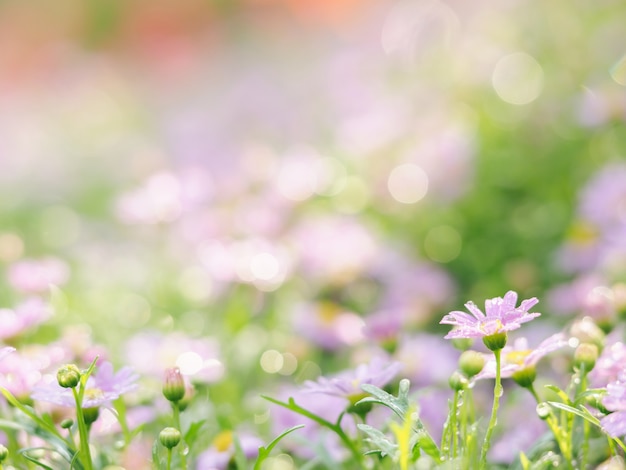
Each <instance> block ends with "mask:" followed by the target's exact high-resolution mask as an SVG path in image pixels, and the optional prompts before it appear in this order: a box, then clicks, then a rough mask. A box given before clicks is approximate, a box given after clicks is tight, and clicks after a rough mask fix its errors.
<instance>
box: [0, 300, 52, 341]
mask: <svg viewBox="0 0 626 470" xmlns="http://www.w3.org/2000/svg"><path fill="white" fill-rule="evenodd" d="M51 316H52V309H51V308H50V307H49V306H48V305H46V304H45V303H44V302H43V300H41V299H39V298H31V299H28V300H26V301H25V302H22V303H21V304H19V305H18V306H17V307H15V309H8V308H2V309H0V325H2V328H1V329H0V339H9V338H14V337H16V336H17V335H19V334H20V333H22V332H23V331H24V330H27V329H28V328H30V327H32V326H35V325H39V324H40V323H43V322H44V321H46V320H47V319H48V318H50V317H51Z"/></svg>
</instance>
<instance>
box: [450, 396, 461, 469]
mask: <svg viewBox="0 0 626 470" xmlns="http://www.w3.org/2000/svg"><path fill="white" fill-rule="evenodd" d="M458 410H459V391H458V390H455V392H454V400H453V402H452V416H450V420H451V424H450V427H451V428H452V455H451V457H452V458H453V459H455V458H456V456H457V443H458V438H459V432H458V425H457V421H456V418H457V413H458Z"/></svg>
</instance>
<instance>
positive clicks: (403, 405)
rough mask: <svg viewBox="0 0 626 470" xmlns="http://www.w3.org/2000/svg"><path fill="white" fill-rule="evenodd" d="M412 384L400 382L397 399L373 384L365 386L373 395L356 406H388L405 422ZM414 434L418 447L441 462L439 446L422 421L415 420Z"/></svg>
mask: <svg viewBox="0 0 626 470" xmlns="http://www.w3.org/2000/svg"><path fill="white" fill-rule="evenodd" d="M410 386H411V383H410V382H409V380H408V379H402V380H401V381H400V386H399V388H398V396H397V397H395V396H393V395H391V394H389V393H387V392H385V391H384V390H381V389H380V388H378V387H376V386H374V385H371V384H363V385H361V388H362V389H363V390H364V391H365V392H367V393H369V394H370V395H372V396H371V397H365V398H363V399H362V400H360V401H358V402H357V403H356V405H359V404H360V403H377V404H380V405H383V406H386V407H387V408H389V409H390V410H391V411H393V412H394V413H395V414H396V415H397V416H398V417H399V418H400V419H402V420H403V421H404V419H406V416H405V415H406V414H407V412H408V410H409V407H410V402H409V388H410ZM413 430H414V432H415V433H416V434H417V445H418V446H419V447H420V449H421V450H423V451H424V452H425V453H426V454H428V455H429V456H430V457H432V458H433V459H434V460H435V461H436V462H438V463H440V462H441V451H440V450H439V447H438V446H437V443H436V442H435V440H434V439H433V438H432V437H431V435H430V434H428V431H426V428H425V427H424V425H423V423H422V421H421V420H420V419H417V420H415V426H414V427H413Z"/></svg>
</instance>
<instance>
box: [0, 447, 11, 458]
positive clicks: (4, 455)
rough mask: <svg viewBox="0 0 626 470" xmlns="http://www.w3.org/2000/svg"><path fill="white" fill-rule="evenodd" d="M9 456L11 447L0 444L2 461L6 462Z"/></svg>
mask: <svg viewBox="0 0 626 470" xmlns="http://www.w3.org/2000/svg"><path fill="white" fill-rule="evenodd" d="M8 456H9V449H7V448H6V447H4V446H3V445H2V444H0V462H4V461H5V460H6V459H7V457H8Z"/></svg>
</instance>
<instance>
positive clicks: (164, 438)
mask: <svg viewBox="0 0 626 470" xmlns="http://www.w3.org/2000/svg"><path fill="white" fill-rule="evenodd" d="M180 438H181V435H180V431H179V430H178V429H176V428H165V429H163V430H162V431H161V432H160V433H159V441H161V444H162V445H163V447H166V448H168V449H173V448H174V447H176V446H177V445H178V444H179V443H180Z"/></svg>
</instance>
